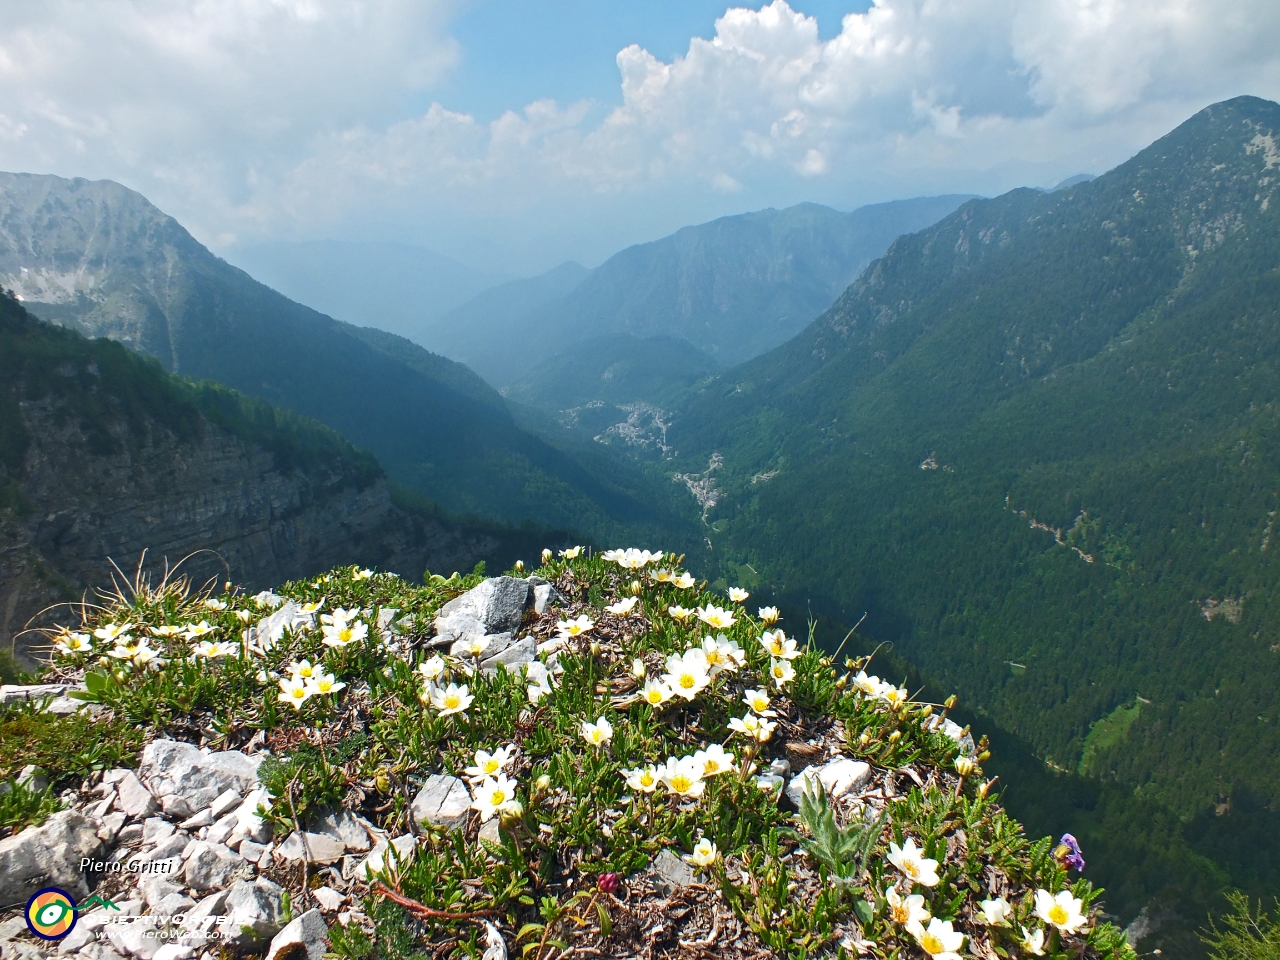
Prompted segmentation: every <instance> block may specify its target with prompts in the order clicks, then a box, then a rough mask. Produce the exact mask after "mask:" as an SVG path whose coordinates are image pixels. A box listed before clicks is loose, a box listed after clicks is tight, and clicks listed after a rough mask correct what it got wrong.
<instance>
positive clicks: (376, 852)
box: [354, 833, 417, 880]
mask: <svg viewBox="0 0 1280 960" xmlns="http://www.w3.org/2000/svg"><path fill="white" fill-rule="evenodd" d="M416 847H417V840H415V839H414V837H413V834H411V833H406V834H405V835H404V836H401V837H396V838H395V839H394V840H391V841H387V840H379V841H378V842H377V843H376V844H375V845H374V847H373V850H372V851H370V853H369V856H367V857H365V858H364V860H362V861H361V862H360V863H358V864H357V865H356V867H355V870H354V874H355V876H356V877H357V878H359V879H361V880H369V879H372V878H373V875H374V874H376V873H381V872H382V870H383V869H384V868H385V867H386V865H387V861H388V860H389V859H391V856H392V854H391V851H395V853H394V857H395V859H396V861H397V862H399V863H405V862H407V861H408V860H409V858H410V857H412V856H413V851H414V850H415V848H416Z"/></svg>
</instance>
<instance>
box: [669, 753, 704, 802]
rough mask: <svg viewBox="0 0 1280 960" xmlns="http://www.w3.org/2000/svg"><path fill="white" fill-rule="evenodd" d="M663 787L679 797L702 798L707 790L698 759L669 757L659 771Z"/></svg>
mask: <svg viewBox="0 0 1280 960" xmlns="http://www.w3.org/2000/svg"><path fill="white" fill-rule="evenodd" d="M659 778H660V779H661V780H662V785H663V786H664V787H666V788H667V789H668V790H670V791H671V792H672V793H674V794H675V795H676V796H678V797H700V796H702V793H703V791H704V790H706V789H707V783H706V781H705V780H704V779H703V777H702V764H701V763H699V762H698V760H697V758H696V757H680V758H679V759H677V758H676V757H668V758H667V762H666V763H665V764H663V766H662V767H661V768H660V769H659Z"/></svg>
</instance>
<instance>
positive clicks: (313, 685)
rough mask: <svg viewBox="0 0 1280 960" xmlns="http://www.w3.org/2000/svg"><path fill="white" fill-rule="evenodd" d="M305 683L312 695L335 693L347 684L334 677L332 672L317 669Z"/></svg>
mask: <svg viewBox="0 0 1280 960" xmlns="http://www.w3.org/2000/svg"><path fill="white" fill-rule="evenodd" d="M306 684H307V690H309V691H310V693H311V695H312V696H313V697H318V696H324V695H326V694H329V693H337V692H338V691H339V690H343V689H345V688H346V686H347V685H346V684H345V683H343V682H342V681H341V680H337V679H335V678H334V676H333V674H332V673H325V672H324V671H323V670H320V671H318V672H317V673H316V675H315V676H313V677H311V678H310V679H309V680H307V681H306Z"/></svg>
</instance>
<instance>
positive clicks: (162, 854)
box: [130, 833, 191, 864]
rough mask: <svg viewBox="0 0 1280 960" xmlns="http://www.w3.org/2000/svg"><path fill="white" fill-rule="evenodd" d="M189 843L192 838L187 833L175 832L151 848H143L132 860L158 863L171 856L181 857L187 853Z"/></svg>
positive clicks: (133, 861) (142, 862)
mask: <svg viewBox="0 0 1280 960" xmlns="http://www.w3.org/2000/svg"><path fill="white" fill-rule="evenodd" d="M189 843H191V838H190V837H189V836H187V835H186V834H185V833H175V834H173V835H172V836H168V837H165V838H164V839H163V840H161V841H160V842H159V843H158V844H157V845H156V846H154V847H152V848H151V849H150V850H143V851H142V852H141V853H139V854H138V855H137V856H135V857H133V858H132V859H131V861H130V862H131V863H136V864H144V863H158V862H159V861H161V860H168V859H170V858H171V857H180V856H183V855H184V854H185V853H186V849H187V844H189Z"/></svg>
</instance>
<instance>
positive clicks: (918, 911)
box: [884, 887, 932, 927]
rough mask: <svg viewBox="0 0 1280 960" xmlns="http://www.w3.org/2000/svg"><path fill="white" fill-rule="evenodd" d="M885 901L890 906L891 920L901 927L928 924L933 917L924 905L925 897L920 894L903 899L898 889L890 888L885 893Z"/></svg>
mask: <svg viewBox="0 0 1280 960" xmlns="http://www.w3.org/2000/svg"><path fill="white" fill-rule="evenodd" d="M884 900H885V903H887V904H888V905H889V919H890V920H892V921H893V922H894V923H896V924H898V926H900V927H905V926H907V924H910V923H928V922H929V918H930V917H931V916H932V914H930V913H929V908H928V907H926V906H925V905H924V897H922V896H920V894H918V893H913V894H912V895H911V896H909V897H903V896H900V895H899V894H898V889H897V887H889V888H887V889H886V890H885V892H884Z"/></svg>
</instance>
